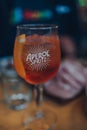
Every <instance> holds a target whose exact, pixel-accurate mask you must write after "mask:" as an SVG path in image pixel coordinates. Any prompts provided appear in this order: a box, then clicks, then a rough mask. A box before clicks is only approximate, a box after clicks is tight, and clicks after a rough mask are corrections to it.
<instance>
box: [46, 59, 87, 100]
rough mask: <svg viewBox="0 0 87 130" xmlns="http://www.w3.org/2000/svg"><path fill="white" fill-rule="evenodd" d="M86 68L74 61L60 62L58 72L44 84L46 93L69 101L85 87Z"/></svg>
mask: <svg viewBox="0 0 87 130" xmlns="http://www.w3.org/2000/svg"><path fill="white" fill-rule="evenodd" d="M86 79H87V68H85V67H84V66H83V65H81V64H80V63H79V62H77V61H76V60H70V59H66V60H64V61H62V63H61V65H60V68H59V71H58V73H57V75H56V77H54V78H53V79H52V80H50V81H48V82H47V83H45V85H44V86H45V91H46V93H48V94H50V95H53V96H54V97H59V98H63V99H71V98H73V97H75V96H76V95H78V94H79V93H80V92H81V91H82V90H83V89H84V87H85V85H86Z"/></svg>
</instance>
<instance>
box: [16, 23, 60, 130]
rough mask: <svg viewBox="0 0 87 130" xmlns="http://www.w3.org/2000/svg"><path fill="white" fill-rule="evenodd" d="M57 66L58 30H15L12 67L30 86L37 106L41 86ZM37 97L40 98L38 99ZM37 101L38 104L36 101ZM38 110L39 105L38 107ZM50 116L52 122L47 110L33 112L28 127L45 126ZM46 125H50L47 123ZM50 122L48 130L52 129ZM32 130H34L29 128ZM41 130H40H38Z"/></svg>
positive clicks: (36, 26) (45, 27)
mask: <svg viewBox="0 0 87 130" xmlns="http://www.w3.org/2000/svg"><path fill="white" fill-rule="evenodd" d="M59 65H60V44H59V37H58V26H56V25H46V24H25V25H19V26H17V35H16V39H15V45H14V66H15V69H16V71H17V73H18V74H19V76H21V77H22V78H23V79H24V80H25V81H26V82H28V83H30V84H33V85H34V86H35V88H36V90H37V100H36V101H37V105H40V104H41V102H42V99H43V98H42V97H43V96H42V93H43V85H42V84H44V83H45V82H46V81H48V80H49V79H51V78H52V77H54V76H55V75H56V73H57V71H58V68H59ZM38 94H39V98H38ZM38 99H39V100H38ZM40 106H41V105H40ZM49 113H50V114H51V115H52V118H53V119H54V120H55V115H54V114H53V113H52V112H50V110H45V111H44V110H41V109H39V110H38V111H35V112H34V113H33V115H32V116H30V118H29V117H28V120H27V119H26V120H27V121H26V122H28V124H33V123H35V124H34V126H35V129H38V128H36V127H38V123H36V122H37V121H38V120H39V124H41V121H42V124H43V127H44V124H45V125H46V123H47V122H46V121H47V120H46V118H49V119H50V118H51V116H50V117H48V116H47V115H49ZM48 124H49V123H48ZM52 124H53V122H51V121H50V125H48V128H43V130H48V129H49V128H50V127H52ZM32 130H33V128H32ZM41 130H42V128H41Z"/></svg>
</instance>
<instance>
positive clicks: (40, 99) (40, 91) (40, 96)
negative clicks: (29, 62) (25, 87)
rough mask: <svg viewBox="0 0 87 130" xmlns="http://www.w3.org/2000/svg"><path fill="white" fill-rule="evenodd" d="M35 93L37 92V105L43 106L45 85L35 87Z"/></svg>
mask: <svg viewBox="0 0 87 130" xmlns="http://www.w3.org/2000/svg"><path fill="white" fill-rule="evenodd" d="M35 91H36V92H35V93H36V104H37V106H41V105H42V102H43V86H42V85H36V87H35Z"/></svg>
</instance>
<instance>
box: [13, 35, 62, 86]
mask: <svg viewBox="0 0 87 130" xmlns="http://www.w3.org/2000/svg"><path fill="white" fill-rule="evenodd" d="M14 64H15V68H16V70H17V72H18V74H19V75H20V76H21V77H22V78H24V79H25V80H26V81H27V82H29V83H31V84H42V83H44V82H46V81H48V80H49V79H50V78H52V77H53V76H54V75H55V74H56V72H57V70H58V68H59V64H60V45H59V38H58V36H57V34H56V35H55V34H54V33H53V34H50V33H49V34H48V35H40V34H36V33H35V34H30V35H26V32H25V33H23V34H20V35H18V36H17V37H16V41H15V46H14Z"/></svg>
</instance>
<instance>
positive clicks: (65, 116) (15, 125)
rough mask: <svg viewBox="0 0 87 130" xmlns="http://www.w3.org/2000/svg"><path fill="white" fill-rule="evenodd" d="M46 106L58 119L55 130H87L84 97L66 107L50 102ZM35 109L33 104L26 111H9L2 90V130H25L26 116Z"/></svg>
mask: <svg viewBox="0 0 87 130" xmlns="http://www.w3.org/2000/svg"><path fill="white" fill-rule="evenodd" d="M44 106H45V107H48V109H51V110H53V111H54V112H55V114H56V115H57V117H58V120H57V125H56V128H55V130H87V117H86V116H85V113H84V96H80V97H78V98H77V99H74V100H73V101H71V102H69V103H67V104H65V105H64V104H63V105H59V104H58V103H55V102H53V101H48V102H44V104H43V107H44ZM33 107H35V104H34V102H31V103H29V105H28V107H27V109H25V110H20V111H15V110H11V109H9V107H8V106H7V104H6V103H5V101H4V100H3V94H2V90H1V89H0V130H25V129H24V127H22V125H21V124H22V121H23V118H24V115H25V114H26V113H28V112H29V111H31V110H32V108H33Z"/></svg>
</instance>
